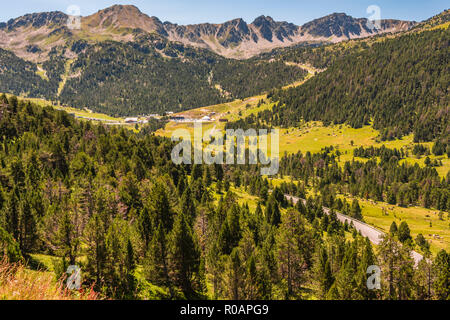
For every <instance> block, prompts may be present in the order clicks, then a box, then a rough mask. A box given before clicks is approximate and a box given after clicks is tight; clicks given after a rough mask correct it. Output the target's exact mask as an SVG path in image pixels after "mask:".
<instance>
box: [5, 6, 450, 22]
mask: <svg viewBox="0 0 450 320" xmlns="http://www.w3.org/2000/svg"><path fill="white" fill-rule="evenodd" d="M113 4H134V5H135V6H137V7H138V8H139V9H141V11H143V12H144V13H146V14H148V15H150V16H157V17H158V18H160V19H161V20H162V21H171V22H173V23H179V24H192V23H202V22H212V23H221V22H225V21H227V20H230V19H234V18H244V20H246V21H247V22H252V21H253V20H254V19H255V18H256V17H258V16H260V15H262V14H264V15H268V16H272V17H273V18H274V19H275V20H280V21H289V22H293V23H295V24H298V25H301V24H303V23H306V22H308V21H311V20H313V19H315V18H319V17H322V16H325V15H327V14H330V13H333V12H345V13H347V14H350V15H352V16H354V17H369V16H370V15H369V14H367V12H366V9H367V8H368V7H369V6H370V5H377V6H379V7H380V8H381V17H382V18H393V19H406V20H416V21H422V20H424V19H427V18H429V17H431V16H433V15H435V14H437V13H439V12H441V11H443V10H445V9H448V8H449V1H448V0H421V1H419V0H368V1H366V0H358V1H356V0H222V1H217V0H134V1H127V0H19V1H17V0H16V1H10V0H8V1H2V4H1V10H0V21H3V22H5V21H7V20H9V19H11V18H15V17H18V16H21V15H23V14H26V13H32V12H42V11H55V10H59V11H63V12H66V11H67V8H68V7H69V6H70V5H77V6H79V7H80V9H81V14H82V15H83V16H86V15H90V14H92V13H94V12H96V11H98V10H99V9H103V8H106V7H109V6H111V5H113Z"/></svg>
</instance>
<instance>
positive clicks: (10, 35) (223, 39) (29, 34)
mask: <svg viewBox="0 0 450 320" xmlns="http://www.w3.org/2000/svg"><path fill="white" fill-rule="evenodd" d="M68 18H69V16H68V15H67V14H65V13H63V12H60V11H53V12H43V13H33V14H27V15H24V16H21V17H18V18H16V19H11V20H9V21H8V22H6V23H0V47H1V48H4V49H7V50H11V51H13V52H14V53H16V54H17V55H18V56H20V57H22V58H24V59H26V60H32V61H35V62H38V61H39V62H42V61H45V60H46V58H47V54H48V53H49V52H50V51H51V50H52V49H53V48H54V47H55V46H59V45H63V44H64V43H65V42H70V41H76V40H80V39H81V40H88V41H104V40H114V41H120V42H128V41H134V40H135V35H134V31H136V30H139V31H141V32H144V33H151V34H156V35H158V36H160V37H164V38H166V39H167V40H169V41H173V42H180V43H182V44H184V45H189V46H193V47H198V48H203V49H208V50H210V51H213V52H215V53H217V54H219V55H222V56H224V57H227V58H237V59H246V58H251V57H253V56H255V55H258V54H260V53H262V52H265V51H269V50H272V49H275V48H278V47H287V46H292V45H297V44H302V43H307V42H340V41H344V40H348V39H355V38H361V37H368V36H373V35H378V34H382V33H387V32H399V31H405V30H408V29H410V28H412V27H413V26H415V25H416V23H415V22H411V21H402V20H382V21H381V26H382V27H381V29H380V30H378V29H371V28H369V27H368V26H367V22H368V20H367V19H364V18H362V19H357V18H353V17H351V16H348V15H346V14H344V13H334V14H331V15H328V16H325V17H322V18H319V19H315V20H313V21H311V22H308V23H306V24H304V25H303V26H297V25H295V24H293V23H289V22H286V21H275V20H274V19H273V18H272V17H270V16H264V15H262V16H259V17H257V18H256V19H255V20H254V21H253V22H252V23H250V24H248V23H247V22H245V21H244V20H243V19H242V18H237V19H233V20H230V21H226V22H224V23H221V24H212V23H202V24H191V25H178V24H176V23H171V22H162V21H161V20H160V19H159V18H157V17H154V16H149V15H147V14H145V13H143V12H141V11H140V10H139V9H138V8H137V7H135V6H132V5H114V6H111V7H109V8H106V9H102V10H99V11H98V12H97V13H94V14H92V15H89V16H86V17H81V29H80V30H71V29H69V28H68V27H67V20H68ZM30 46H33V47H35V48H36V49H35V50H34V51H35V52H29V50H28V49H27V48H28V47H30Z"/></svg>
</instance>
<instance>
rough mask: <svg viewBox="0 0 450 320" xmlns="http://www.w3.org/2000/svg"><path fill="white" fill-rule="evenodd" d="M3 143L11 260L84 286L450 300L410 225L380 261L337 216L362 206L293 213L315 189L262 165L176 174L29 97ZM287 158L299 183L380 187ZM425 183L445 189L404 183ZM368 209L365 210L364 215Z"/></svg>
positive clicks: (1, 196)
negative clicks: (378, 280) (294, 199)
mask: <svg viewBox="0 0 450 320" xmlns="http://www.w3.org/2000/svg"><path fill="white" fill-rule="evenodd" d="M0 137H1V140H0V248H1V250H0V259H1V258H3V256H4V255H6V256H8V257H9V259H10V260H12V261H23V260H25V261H28V262H33V261H34V259H35V258H34V255H35V254H36V253H40V254H45V255H46V256H51V257H52V259H54V260H55V265H54V270H55V273H56V275H57V276H58V277H59V276H60V275H63V274H64V271H65V269H66V268H67V266H68V265H73V264H75V263H76V264H77V265H79V266H81V268H82V272H83V279H84V280H83V288H88V289H89V288H91V287H93V288H94V290H95V291H96V292H98V293H99V294H100V297H101V298H128V299H182V298H200V299H205V298H212V299H214V298H215V299H218V298H219V299H235V300H237V299H251V300H256V299H310V298H322V299H448V297H449V291H448V285H447V284H448V281H449V268H450V266H449V257H448V253H446V252H445V251H444V250H442V251H440V252H439V254H437V255H436V256H434V257H432V260H423V261H422V262H421V263H420V264H419V266H418V268H417V269H415V268H414V260H413V259H412V258H411V250H412V249H413V246H414V242H412V239H411V237H410V236H408V235H409V233H408V232H407V231H408V229H407V226H406V227H405V226H401V228H400V230H401V231H399V232H397V231H393V232H392V234H391V235H389V236H387V237H386V238H385V240H384V241H383V243H382V244H381V245H380V247H379V248H378V250H374V248H373V247H372V245H371V243H370V242H369V241H368V240H367V239H364V238H362V237H361V236H360V235H358V234H357V232H356V231H353V230H352V227H351V226H349V225H348V224H345V225H343V224H341V223H340V222H339V221H338V220H337V218H336V215H335V214H334V213H333V211H332V213H331V214H330V215H327V214H325V213H324V210H323V206H324V205H328V206H329V207H331V208H338V206H339V205H340V206H341V208H346V207H349V204H348V203H346V202H344V203H343V202H342V201H340V200H339V201H337V200H336V199H335V198H333V197H330V196H326V197H325V196H324V197H320V196H318V197H316V198H309V199H308V201H307V202H306V205H303V204H302V202H299V203H298V204H297V205H296V206H295V207H293V206H292V205H291V204H290V203H289V202H287V201H286V200H285V197H284V194H292V195H297V196H299V197H306V188H307V187H308V186H309V185H311V184H310V183H308V182H305V183H283V184H282V185H281V186H280V187H274V186H273V185H271V182H269V181H268V180H267V179H266V178H264V177H261V176H259V175H258V174H257V172H259V168H257V167H255V166H240V167H230V166H206V165H202V166H199V165H194V166H175V165H174V164H173V163H172V161H171V160H170V152H171V150H172V146H173V145H172V142H170V140H168V139H164V138H157V137H155V136H150V135H136V134H134V133H133V132H131V131H126V130H125V129H120V128H115V127H110V128H107V127H105V126H102V125H93V124H91V123H89V122H80V121H77V120H75V119H74V118H73V117H72V116H69V115H68V114H67V113H65V112H62V111H55V110H53V109H52V108H50V107H47V108H41V107H38V106H35V105H32V104H30V103H26V102H23V101H18V100H17V99H16V98H15V97H11V98H9V99H7V98H6V97H5V96H2V97H0ZM300 158H301V157H300ZM286 161H287V162H284V161H283V167H284V168H285V169H283V170H285V172H286V173H288V172H289V173H291V174H292V175H293V176H298V177H301V178H302V179H305V180H308V179H309V180H310V182H311V181H312V182H313V184H316V183H317V182H319V181H323V182H324V183H325V182H326V181H329V182H330V183H333V181H336V182H337V181H338V180H339V179H350V181H353V179H354V178H355V179H363V180H364V181H366V182H365V183H371V181H372V176H371V175H368V176H360V175H358V174H353V173H352V172H353V170H356V172H359V170H358V169H357V168H358V166H359V164H352V165H351V166H350V167H349V168H348V170H347V169H346V170H345V171H343V172H342V173H341V174H343V176H342V178H341V177H340V176H339V174H340V173H339V172H340V171H339V170H338V169H337V168H336V167H335V165H332V158H330V156H329V152H325V153H322V154H318V155H313V156H312V157H311V155H307V156H306V159H305V160H301V159H300V161H299V163H303V164H304V168H305V169H306V171H308V172H309V173H308V175H309V174H311V175H310V178H307V176H306V175H304V174H303V173H301V172H304V171H302V169H301V168H299V167H298V166H293V165H292V164H289V163H290V162H291V161H290V160H289V159H286ZM318 162H320V163H321V164H322V165H316V164H315V163H318ZM295 163H297V161H295ZM368 166H369V167H370V164H368ZM314 167H317V169H314ZM320 168H322V169H320ZM394 168H398V170H400V171H398V174H400V175H404V173H402V171H401V170H404V169H405V170H406V169H408V168H404V169H401V168H399V167H398V165H397V164H396V163H395V162H393V161H391V160H390V161H389V164H386V174H388V175H391V173H394V177H393V180H392V181H393V182H396V181H397V178H396V173H395V170H394V171H392V170H393V169H394ZM327 170H330V171H329V172H328V171H327ZM306 171H305V172H306ZM407 171H408V170H407ZM333 172H335V173H333ZM347 172H349V173H348V174H350V177H347V175H348V174H347ZM422 173H423V177H424V179H431V180H432V181H434V182H433V185H432V186H433V187H434V184H437V183H438V182H437V180H435V173H434V172H433V171H432V170H429V171H424V172H421V171H420V170H419V169H417V168H415V169H414V171H411V176H406V177H405V178H404V180H403V181H410V179H412V178H411V177H414V176H415V175H421V174H422ZM325 179H329V180H325ZM411 181H412V180H411ZM356 183H358V184H359V183H361V182H360V180H356ZM436 187H437V188H439V186H438V185H436ZM442 187H443V188H448V183H446V182H443V185H442ZM242 190H245V192H248V194H251V195H252V196H253V197H254V198H256V203H255V202H253V205H255V206H254V207H253V208H252V209H250V206H249V203H248V201H245V202H243V203H242V201H240V199H241V198H240V197H239V196H238V195H237V194H236V192H242ZM363 190H364V189H361V191H363ZM270 191H272V192H270ZM329 194H330V195H332V193H329ZM216 199H218V200H216ZM247 199H250V196H248V198H247ZM413 200H414V199H412V201H413ZM252 201H255V200H252ZM431 205H434V202H432V203H431ZM358 208H359V205H358V203H357V201H356V202H354V203H353V204H352V206H351V212H352V214H353V213H354V214H358V212H359V213H360V209H359V210H358ZM404 230H406V231H405V232H404ZM397 239H398V240H397ZM399 241H401V242H403V245H400V242H399ZM34 264H35V263H34ZM374 264H378V265H380V266H382V267H383V268H386V270H388V271H387V272H386V273H383V274H384V275H385V276H383V278H382V283H383V290H378V291H369V290H367V285H366V282H367V273H366V272H367V268H368V266H370V265H374ZM31 265H33V263H32V264H31ZM430 270H431V271H430ZM430 272H431V274H432V277H428V276H426V275H429V274H430ZM388 275H389V276H388ZM0 280H1V279H0Z"/></svg>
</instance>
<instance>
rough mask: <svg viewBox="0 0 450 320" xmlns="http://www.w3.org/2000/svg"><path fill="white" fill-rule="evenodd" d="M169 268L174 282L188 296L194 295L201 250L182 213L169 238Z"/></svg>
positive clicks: (176, 220) (186, 218)
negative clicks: (194, 282) (194, 283)
mask: <svg viewBox="0 0 450 320" xmlns="http://www.w3.org/2000/svg"><path fill="white" fill-rule="evenodd" d="M168 249H169V266H170V269H169V270H170V275H171V279H172V282H173V283H174V284H175V285H177V286H178V287H179V288H181V290H182V291H183V292H184V294H186V295H187V296H190V295H192V294H193V285H192V283H193V280H194V279H193V277H194V276H196V275H197V276H198V271H199V266H200V250H199V247H198V243H197V240H196V238H195V234H194V233H193V232H192V229H191V227H190V226H189V222H188V217H187V216H186V214H185V213H184V212H183V213H180V214H179V215H178V216H177V217H176V219H175V223H174V227H173V230H172V232H171V234H170V238H169V244H168Z"/></svg>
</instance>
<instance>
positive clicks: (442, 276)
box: [433, 250, 450, 300]
mask: <svg viewBox="0 0 450 320" xmlns="http://www.w3.org/2000/svg"><path fill="white" fill-rule="evenodd" d="M433 270H434V273H435V276H436V280H435V281H434V284H433V288H434V291H435V294H436V298H437V299H439V300H448V299H449V297H450V255H449V254H448V253H447V252H446V251H445V250H441V251H439V253H438V254H437V256H436V259H435V260H434V263H433Z"/></svg>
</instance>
